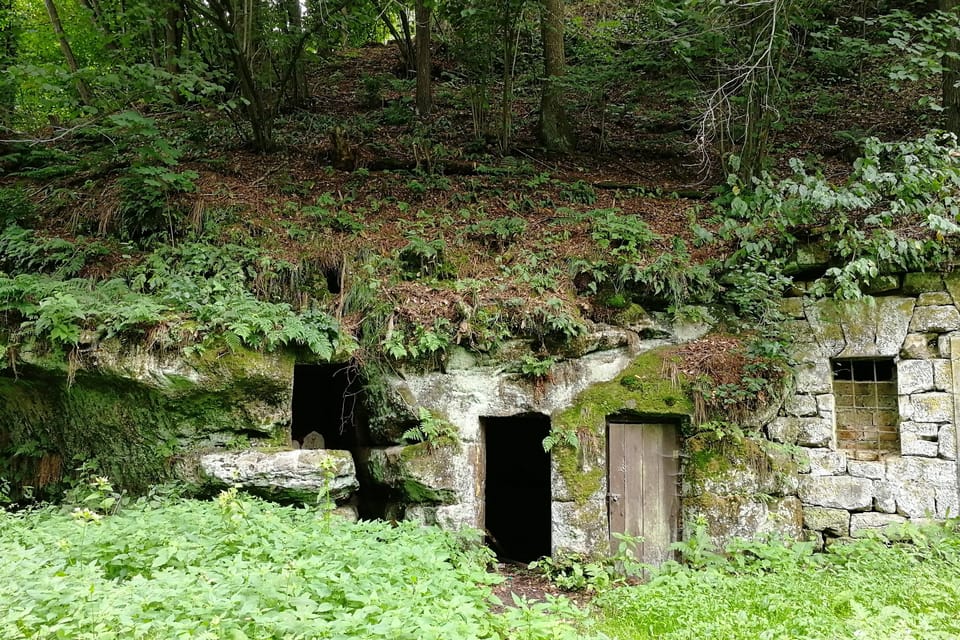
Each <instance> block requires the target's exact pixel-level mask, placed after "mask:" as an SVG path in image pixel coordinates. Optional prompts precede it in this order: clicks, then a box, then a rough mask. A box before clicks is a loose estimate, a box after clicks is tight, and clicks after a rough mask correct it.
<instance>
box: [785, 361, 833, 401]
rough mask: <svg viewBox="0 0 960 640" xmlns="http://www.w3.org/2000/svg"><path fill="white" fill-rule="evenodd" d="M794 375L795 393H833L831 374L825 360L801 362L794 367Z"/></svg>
mask: <svg viewBox="0 0 960 640" xmlns="http://www.w3.org/2000/svg"><path fill="white" fill-rule="evenodd" d="M794 375H795V378H796V382H797V393H809V394H819V393H830V392H831V391H833V373H832V372H831V371H830V362H829V361H827V360H816V361H814V362H802V363H800V364H798V365H797V366H796V367H795V369H794Z"/></svg>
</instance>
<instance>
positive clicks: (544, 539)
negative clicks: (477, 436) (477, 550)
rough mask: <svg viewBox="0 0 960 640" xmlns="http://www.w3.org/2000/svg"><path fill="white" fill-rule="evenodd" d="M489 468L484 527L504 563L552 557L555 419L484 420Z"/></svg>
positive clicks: (531, 415)
mask: <svg viewBox="0 0 960 640" xmlns="http://www.w3.org/2000/svg"><path fill="white" fill-rule="evenodd" d="M480 424H481V427H482V430H483V438H484V453H485V457H486V464H485V480H486V482H485V487H486V489H485V493H484V503H483V505H484V527H485V528H486V533H487V540H488V543H489V544H490V546H491V547H492V548H493V550H494V551H495V552H496V553H497V557H499V558H500V559H501V560H515V561H517V562H531V561H533V560H536V559H537V558H539V557H541V556H545V555H550V552H551V548H550V528H551V517H550V500H551V491H550V454H548V453H547V452H546V451H544V450H543V439H544V438H545V437H547V435H548V434H549V433H550V418H549V417H547V416H545V415H543V414H538V413H527V414H521V415H516V416H509V417H505V418H481V420H480Z"/></svg>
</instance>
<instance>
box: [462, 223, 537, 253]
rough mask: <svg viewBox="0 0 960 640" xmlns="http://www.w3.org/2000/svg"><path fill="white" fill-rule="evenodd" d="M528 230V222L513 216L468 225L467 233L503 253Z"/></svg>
mask: <svg viewBox="0 0 960 640" xmlns="http://www.w3.org/2000/svg"><path fill="white" fill-rule="evenodd" d="M526 228H527V221H526V220H524V219H523V218H518V217H516V216H511V217H507V218H492V219H488V218H484V219H481V220H477V221H476V222H474V223H472V224H469V225H467V228H466V232H467V235H468V236H470V237H472V238H475V239H476V240H478V241H479V242H481V243H482V244H484V245H485V246H488V247H490V248H494V249H498V250H500V251H503V250H504V249H506V248H507V247H508V246H510V244H512V243H513V242H514V241H515V240H517V239H518V238H519V237H520V236H522V235H523V232H524V231H525V230H526Z"/></svg>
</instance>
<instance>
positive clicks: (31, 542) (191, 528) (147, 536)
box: [0, 490, 583, 640]
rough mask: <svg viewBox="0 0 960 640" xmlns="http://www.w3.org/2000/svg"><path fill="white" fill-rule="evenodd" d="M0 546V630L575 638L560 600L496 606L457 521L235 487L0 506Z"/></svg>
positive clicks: (480, 554)
mask: <svg viewBox="0 0 960 640" xmlns="http://www.w3.org/2000/svg"><path fill="white" fill-rule="evenodd" d="M0 553H2V554H3V557H4V559H5V561H4V563H3V565H2V567H0V600H2V602H3V603H4V604H3V607H2V608H0V637H2V638H4V639H6V640H26V639H27V638H47V639H53V638H71V639H84V638H88V639H92V638H97V640H111V639H117V640H118V639H120V638H123V639H131V638H137V639H144V640H147V639H150V640H154V639H160V638H163V639H164V640H166V639H169V638H191V639H192V638H198V639H199V638H202V639H211V640H214V639H216V640H220V639H223V640H243V639H247V638H249V639H257V640H270V639H277V640H279V639H281V638H282V639H284V640H296V639H306V638H311V639H313V638H365V639H374V638H390V639H391V640H395V639H404V638H409V639H411V640H424V639H437V640H439V639H447V638H458V639H469V638H478V639H479V638H490V639H496V638H530V639H533V640H539V639H547V638H558V639H563V638H570V639H574V638H580V637H583V636H582V632H581V631H577V630H575V629H574V627H573V626H572V625H571V619H572V618H573V617H576V616H577V615H579V614H578V612H576V611H575V610H574V609H572V607H570V605H569V604H568V603H566V601H557V602H556V603H554V604H549V603H540V604H531V603H528V602H526V601H523V600H518V601H517V602H515V603H514V605H513V606H508V607H506V608H505V609H504V610H503V611H502V612H501V613H493V612H492V611H491V605H494V604H498V603H497V602H496V601H495V598H494V597H493V596H492V595H491V590H490V585H491V584H492V583H494V582H496V581H497V580H498V578H497V577H496V576H495V575H494V574H490V573H488V572H487V563H488V561H489V560H490V555H489V552H487V551H486V550H485V549H484V548H483V547H479V546H477V545H476V544H475V543H474V542H471V541H470V540H469V539H468V538H467V537H465V536H463V535H460V536H458V535H455V534H451V533H447V532H443V531H440V530H439V529H435V528H431V527H422V526H420V525H417V524H414V523H409V522H401V523H398V524H397V525H396V526H391V525H390V524H389V523H383V522H360V523H350V522H347V521H345V520H343V519H340V518H337V517H335V516H330V515H329V514H328V512H327V511H326V510H323V509H319V510H305V509H292V508H284V507H279V506H276V505H272V504H268V503H264V502H261V501H258V500H255V499H251V498H246V497H244V496H242V495H240V494H238V493H237V492H236V490H230V491H227V492H224V493H223V494H221V495H220V497H219V498H218V499H217V500H215V501H211V502H198V501H176V502H166V503H160V502H156V501H155V502H150V501H147V500H143V501H141V502H139V503H137V504H134V505H131V506H129V507H127V508H125V509H123V510H122V511H120V512H119V513H118V514H116V515H105V516H99V515H98V516H97V517H92V516H91V517H89V518H83V517H78V516H77V515H75V514H74V515H71V513H69V512H68V511H66V510H61V509H58V508H52V507H51V508H47V509H42V510H38V511H34V512H30V513H25V514H10V513H5V512H2V511H0Z"/></svg>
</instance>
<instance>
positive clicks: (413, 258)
mask: <svg viewBox="0 0 960 640" xmlns="http://www.w3.org/2000/svg"><path fill="white" fill-rule="evenodd" d="M446 249H447V243H446V242H444V241H443V239H442V238H434V239H433V240H427V239H426V238H423V237H422V236H419V235H417V234H414V233H410V234H407V244H406V245H405V246H404V247H403V248H402V249H400V251H399V253H398V254H397V260H398V262H399V266H400V271H401V273H402V274H403V277H405V278H408V279H415V278H426V277H432V278H444V277H449V276H451V275H452V273H453V267H452V266H451V265H450V264H449V263H448V262H447V261H446V259H445V252H446Z"/></svg>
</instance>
